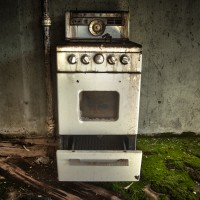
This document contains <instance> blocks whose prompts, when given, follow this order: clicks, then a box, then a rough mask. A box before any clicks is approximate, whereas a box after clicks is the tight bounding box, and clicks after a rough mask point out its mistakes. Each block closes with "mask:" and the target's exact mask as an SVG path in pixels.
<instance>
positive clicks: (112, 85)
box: [57, 12, 142, 181]
mask: <svg viewBox="0 0 200 200" xmlns="http://www.w3.org/2000/svg"><path fill="white" fill-rule="evenodd" d="M127 19H128V13H127V12H117V13H110V12H109V13H99V12H98V13H94V12H87V13H86V12H68V13H67V14H66V39H67V42H66V43H65V44H63V45H59V46H57V94H58V95H57V96H58V127H59V135H60V141H61V146H60V150H58V151H57V166H58V178H59V180H60V181H137V180H139V177H140V167H141V160H142V152H141V151H137V150H136V136H137V133H138V120H139V99H140V81H141V63H142V49H141V45H138V44H136V43H133V42H130V41H129V40H128V38H127V35H128V28H127V27H128V21H127ZM111 22H112V24H111ZM83 33H85V34H83ZM112 33H113V35H112ZM105 35H106V37H105Z"/></svg>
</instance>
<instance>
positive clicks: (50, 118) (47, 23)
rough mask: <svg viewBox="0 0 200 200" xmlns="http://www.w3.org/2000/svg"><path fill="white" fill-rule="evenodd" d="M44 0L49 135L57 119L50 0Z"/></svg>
mask: <svg viewBox="0 0 200 200" xmlns="http://www.w3.org/2000/svg"><path fill="white" fill-rule="evenodd" d="M42 2H43V19H42V25H43V28H44V64H45V85H46V95H47V131H48V135H49V136H53V134H54V131H55V119H54V113H53V92H52V76H51V61H50V56H51V53H50V47H51V45H50V44H51V43H50V26H51V19H50V16H49V7H48V0H42Z"/></svg>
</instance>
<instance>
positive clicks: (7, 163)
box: [0, 158, 121, 200]
mask: <svg viewBox="0 0 200 200" xmlns="http://www.w3.org/2000/svg"><path fill="white" fill-rule="evenodd" d="M19 160H23V159H18V160H17V161H18V163H19ZM12 162H13V163H12ZM20 162H21V163H20V164H22V165H23V161H20ZM0 174H1V175H2V176H4V177H5V178H7V179H11V180H13V181H14V182H19V183H21V184H22V185H25V186H27V185H28V186H29V187H30V189H33V190H35V191H38V192H39V193H41V194H44V195H46V196H49V197H51V198H53V199H56V200H81V199H92V200H100V199H105V200H121V198H120V197H118V196H117V195H116V194H114V193H113V192H112V191H108V190H106V189H104V188H101V187H98V186H95V185H92V184H87V183H66V184H64V183H62V182H58V181H57V180H55V182H54V183H55V184H54V185H52V184H51V185H49V184H48V183H45V182H43V181H41V180H37V179H36V178H34V176H33V175H32V174H29V173H27V172H26V171H24V170H23V169H22V168H20V167H18V166H17V165H16V160H13V158H12V159H11V160H10V159H8V160H6V159H5V160H0ZM41 176H42V174H41ZM63 184H64V185H63ZM62 188H65V189H66V190H67V191H68V192H66V191H64V190H63V189H62Z"/></svg>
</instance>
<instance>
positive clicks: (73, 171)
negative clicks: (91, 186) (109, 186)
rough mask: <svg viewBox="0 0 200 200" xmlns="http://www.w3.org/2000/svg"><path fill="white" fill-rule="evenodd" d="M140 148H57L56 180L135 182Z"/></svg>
mask: <svg viewBox="0 0 200 200" xmlns="http://www.w3.org/2000/svg"><path fill="white" fill-rule="evenodd" d="M141 161H142V151H133V150H131V151H83V150H77V151H70V150H58V151H57V167H58V179H59V181H97V182H99V181H106V182H107V181H138V180H139V175H140V167H141Z"/></svg>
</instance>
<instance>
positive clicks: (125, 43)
mask: <svg viewBox="0 0 200 200" xmlns="http://www.w3.org/2000/svg"><path fill="white" fill-rule="evenodd" d="M58 46H59V47H62V46H74V47H77V46H79V47H80V46H94V47H97V46H103V47H123V48H133V47H134V48H142V45H141V44H138V43H135V42H132V41H130V40H128V39H126V40H121V39H120V40H119V39H118V40H117V39H116V40H111V41H106V40H104V39H98V40H97V39H88V40H66V41H65V42H63V43H61V44H60V45H58Z"/></svg>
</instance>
